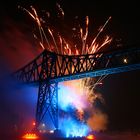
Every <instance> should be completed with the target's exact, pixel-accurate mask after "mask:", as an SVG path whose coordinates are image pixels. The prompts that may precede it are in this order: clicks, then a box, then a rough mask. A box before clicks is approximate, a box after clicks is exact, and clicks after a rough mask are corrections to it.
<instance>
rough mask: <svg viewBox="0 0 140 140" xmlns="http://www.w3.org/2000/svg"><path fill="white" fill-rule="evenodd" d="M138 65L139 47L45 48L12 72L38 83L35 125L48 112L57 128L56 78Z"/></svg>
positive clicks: (86, 75)
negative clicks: (76, 51)
mask: <svg viewBox="0 0 140 140" xmlns="http://www.w3.org/2000/svg"><path fill="white" fill-rule="evenodd" d="M137 69H140V47H133V48H125V49H120V50H114V51H110V52H109V51H108V52H100V53H96V54H87V55H73V56H68V55H60V54H56V53H53V52H49V51H47V50H45V51H43V52H42V53H41V54H40V55H39V56H38V57H37V58H35V59H34V60H33V61H32V62H30V63H29V64H27V65H26V66H24V67H23V68H21V69H20V70H18V71H17V72H15V73H14V77H15V78H16V79H17V80H18V81H20V82H21V83H23V84H35V85H37V86H39V91H38V101H37V110H36V123H37V126H38V125H39V124H40V123H41V122H42V120H43V118H44V117H45V115H46V114H48V115H49V116H50V118H51V120H52V122H53V124H54V126H55V128H56V129H58V128H59V120H58V118H59V117H58V82H62V81H68V80H74V79H80V78H85V77H96V76H103V75H107V74H115V73H120V72H127V71H131V70H137Z"/></svg>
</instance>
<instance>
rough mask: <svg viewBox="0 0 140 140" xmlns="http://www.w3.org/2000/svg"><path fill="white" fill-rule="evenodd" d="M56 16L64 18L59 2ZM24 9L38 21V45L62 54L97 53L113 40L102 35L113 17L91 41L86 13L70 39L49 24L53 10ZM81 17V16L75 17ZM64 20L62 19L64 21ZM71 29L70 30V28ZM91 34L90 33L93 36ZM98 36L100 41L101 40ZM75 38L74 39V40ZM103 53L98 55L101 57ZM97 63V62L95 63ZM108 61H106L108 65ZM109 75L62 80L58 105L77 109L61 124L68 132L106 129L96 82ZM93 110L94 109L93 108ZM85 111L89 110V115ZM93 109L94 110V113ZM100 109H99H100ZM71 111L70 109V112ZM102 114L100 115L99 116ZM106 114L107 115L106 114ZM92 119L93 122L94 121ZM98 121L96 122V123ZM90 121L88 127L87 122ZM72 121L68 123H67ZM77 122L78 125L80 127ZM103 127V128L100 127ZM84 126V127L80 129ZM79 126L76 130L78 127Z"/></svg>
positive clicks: (77, 133)
mask: <svg viewBox="0 0 140 140" xmlns="http://www.w3.org/2000/svg"><path fill="white" fill-rule="evenodd" d="M56 7H57V18H58V19H57V20H59V19H60V20H61V21H62V20H64V19H65V18H64V15H65V14H64V11H63V9H62V8H61V6H60V5H59V4H58V3H57V4H56ZM20 8H21V9H22V10H23V11H25V12H26V13H27V14H28V15H29V16H30V17H31V18H32V19H33V20H34V21H35V23H36V24H37V26H38V30H39V32H37V33H34V38H35V39H36V40H38V41H39V45H40V46H41V48H42V49H43V50H44V49H46V50H49V51H53V52H55V53H57V54H63V55H86V54H94V53H97V52H99V51H100V50H101V49H102V48H103V47H106V46H107V45H108V44H109V43H110V42H111V41H112V38H111V37H110V36H108V35H107V36H105V37H104V38H103V39H100V38H99V37H100V35H101V33H102V32H103V31H104V29H105V27H106V26H107V24H108V23H109V21H110V20H111V17H109V18H108V19H107V20H106V21H105V23H104V24H103V25H102V26H101V28H100V29H99V31H98V33H97V34H96V35H95V37H93V39H92V41H89V39H88V38H89V17H88V16H86V17H85V21H84V23H85V26H84V27H81V25H80V24H79V23H78V24H77V25H75V26H74V27H72V33H71V37H70V38H69V39H68V38H67V37H65V34H64V33H62V29H61V30H60V29H59V28H58V27H55V26H54V25H53V24H49V21H50V20H51V19H50V13H49V12H46V16H44V18H43V17H40V16H39V15H38V12H37V11H36V9H35V8H34V7H33V6H31V7H30V10H27V9H25V8H23V7H20ZM75 19H76V20H78V17H76V18H75ZM61 23H62V22H61ZM68 33H69V31H68ZM90 38H91V37H90ZM98 39H99V41H98ZM74 40H75V41H74ZM101 56H102V54H101V55H99V56H97V57H101ZM94 65H95V64H94ZM107 65H108V63H107V64H106V66H107ZM105 77H106V76H102V77H99V79H98V80H96V79H94V78H85V79H82V80H73V81H68V82H64V83H62V84H59V92H60V94H59V107H60V109H61V110H62V111H63V112H68V111H70V109H71V108H73V109H74V110H75V111H74V112H76V113H75V115H74V116H73V117H70V115H69V116H68V115H64V114H65V113H63V119H62V121H61V124H62V125H61V126H62V127H63V129H64V128H65V130H66V136H67V137H68V136H69V135H74V136H83V135H86V134H87V131H89V129H90V128H93V129H94V130H96V129H98V130H99V129H100V130H102V129H103V130H104V129H105V125H104V126H103V127H102V125H101V123H102V122H103V124H106V123H105V121H104V119H106V118H107V117H106V115H102V113H101V112H100V113H97V110H96V109H95V108H94V107H93V104H94V102H95V101H96V99H99V100H101V101H102V102H104V100H103V98H102V96H101V94H96V93H95V92H94V89H95V88H96V86H97V85H100V84H102V80H103V79H104V78H105ZM91 110H92V111H91ZM85 112H86V113H87V112H88V113H89V114H90V115H89V117H88V119H87V117H86V115H85ZM91 112H92V113H91ZM98 112H99V111H98ZM67 114H68V113H67ZM97 116H99V119H97V118H98V117H97ZM104 116H105V117H104ZM74 118H76V119H74ZM76 120H80V121H81V122H82V123H81V124H79V123H78V122H77V121H76ZM92 120H93V121H94V122H93V123H94V125H93V124H91V122H92ZM96 122H98V124H99V125H97V123H96ZM86 123H87V124H89V127H90V128H89V127H88V126H87V125H86ZM68 124H69V126H68V127H66V126H67V125H68ZM77 126H78V127H77ZM101 127H102V128H101ZM80 128H81V129H80ZM76 130H77V131H76Z"/></svg>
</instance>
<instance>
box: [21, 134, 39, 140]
mask: <svg viewBox="0 0 140 140" xmlns="http://www.w3.org/2000/svg"><path fill="white" fill-rule="evenodd" d="M22 138H23V139H26V140H36V139H39V137H38V136H37V135H36V134H35V133H27V134H25V135H24V136H23V137H22Z"/></svg>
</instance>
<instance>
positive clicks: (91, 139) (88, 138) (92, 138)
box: [86, 135, 95, 140]
mask: <svg viewBox="0 0 140 140" xmlns="http://www.w3.org/2000/svg"><path fill="white" fill-rule="evenodd" d="M86 139H87V140H95V136H94V135H88V136H87V137H86Z"/></svg>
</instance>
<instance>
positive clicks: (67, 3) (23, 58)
mask: <svg viewBox="0 0 140 140" xmlns="http://www.w3.org/2000/svg"><path fill="white" fill-rule="evenodd" d="M11 2H12V3H11ZM55 2H56V1H53V0H23V1H15V0H12V1H9V0H4V1H1V4H0V18H1V23H0V25H1V26H0V48H2V49H1V50H0V51H1V53H0V54H1V55H2V54H4V56H8V57H7V61H10V62H11V63H12V66H15V69H16V68H18V67H20V66H22V65H24V64H26V63H27V62H28V61H29V59H30V60H31V59H33V58H34V56H36V55H37V54H38V53H37V52H38V51H37V50H35V51H34V52H33V51H32V45H33V43H30V41H31V40H32V39H29V36H30V33H29V32H28V31H27V29H28V28H29V27H27V25H26V23H27V22H28V21H26V20H27V19H28V18H26V17H25V15H24V14H22V12H20V11H19V9H17V6H18V5H21V6H23V7H27V8H28V7H29V6H30V5H34V6H35V7H37V8H38V7H39V9H49V10H50V11H52V12H53V9H54V6H55ZM59 3H60V4H61V6H62V8H63V9H64V11H65V14H66V15H67V19H69V18H70V19H71V17H73V16H77V15H78V16H86V15H89V16H90V17H91V19H92V18H93V19H94V18H95V21H94V20H93V21H94V22H97V23H96V24H101V23H104V21H105V19H107V18H108V17H109V16H112V21H111V23H110V25H109V26H110V29H111V31H110V33H111V34H112V36H113V37H114V38H121V39H122V43H123V44H124V45H133V44H139V42H140V39H139V31H140V27H139V26H140V16H139V13H140V12H139V4H138V1H135V0H133V1H132V0H129V1H128V0H127V1H123V0H116V1H114V0H112V1H108V0H106V1H103V0H77V1H76V0H59ZM46 7H47V8H46ZM68 21H69V20H68ZM24 27H25V29H24ZM24 33H29V34H28V35H26V36H25V35H23V34H24ZM9 34H10V35H9ZM7 37H8V38H7ZM6 40H8V41H9V44H7V43H8V42H6ZM12 40H14V42H15V43H13V41H12ZM25 40H26V42H24V41H25ZM21 42H22V44H20V43H21ZM24 43H25V44H24ZM11 44H12V45H11ZM5 45H6V49H5V48H4V47H5ZM7 45H9V46H7ZM17 45H18V47H17ZM20 45H21V46H22V49H21V48H19V46H20ZM24 45H26V46H28V47H24ZM11 47H12V49H11ZM15 50H16V51H15ZM29 51H30V52H29ZM15 52H16V53H15ZM23 53H24V54H23ZM16 54H17V55H18V56H17V55H16ZM9 55H10V56H9ZM2 56H3V55H2ZM9 59H10V60H9ZM11 63H10V64H11ZM13 69H14V68H13ZM139 83H140V71H133V72H126V73H121V74H114V75H110V76H108V77H107V78H106V79H105V80H104V85H103V86H102V87H101V89H100V90H101V93H102V94H103V96H104V98H105V100H106V106H105V110H106V112H107V113H108V115H109V120H110V123H109V128H110V129H116V130H120V129H128V130H129V129H135V128H136V129H140V121H139V118H140V110H139V107H140V101H139V100H140V91H139ZM5 102H6V100H5Z"/></svg>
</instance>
